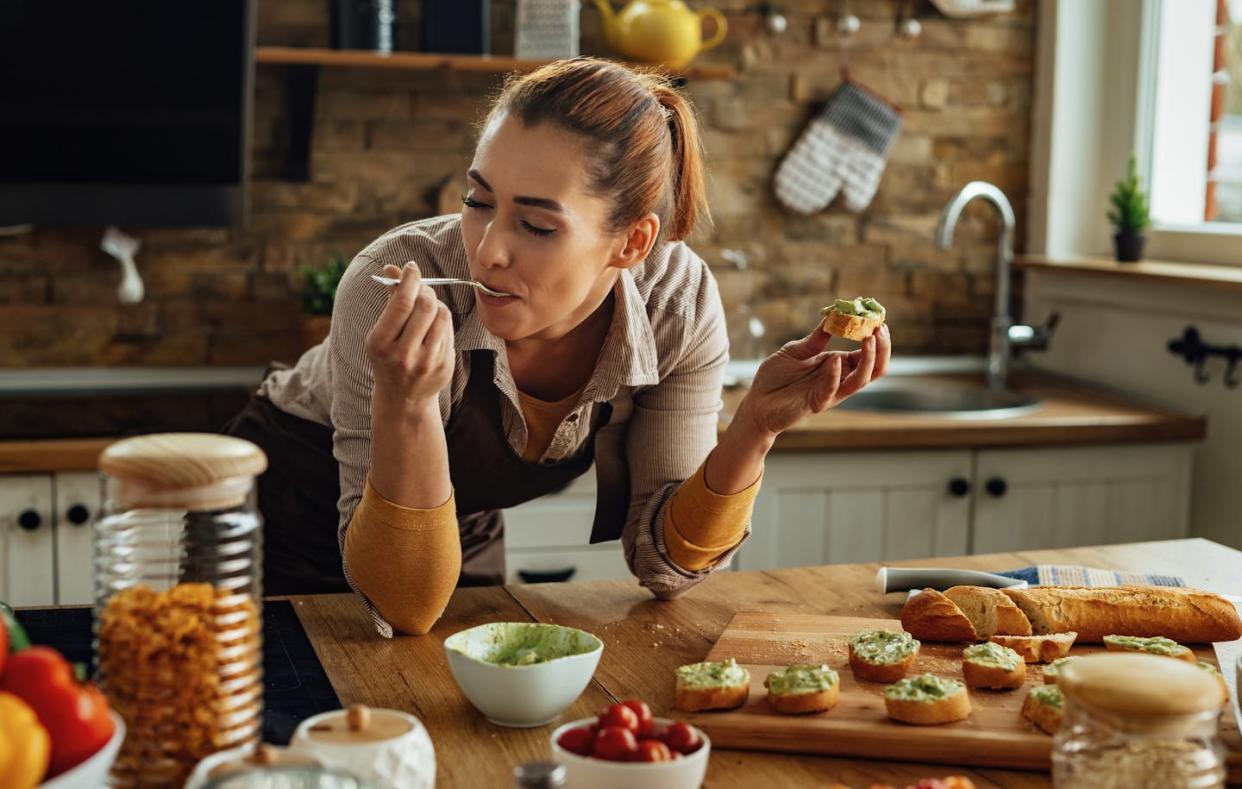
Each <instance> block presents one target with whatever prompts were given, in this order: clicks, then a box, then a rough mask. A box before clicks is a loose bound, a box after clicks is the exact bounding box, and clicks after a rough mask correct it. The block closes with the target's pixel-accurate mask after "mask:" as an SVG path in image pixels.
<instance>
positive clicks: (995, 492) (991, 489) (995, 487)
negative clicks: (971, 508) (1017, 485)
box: [983, 477, 1009, 499]
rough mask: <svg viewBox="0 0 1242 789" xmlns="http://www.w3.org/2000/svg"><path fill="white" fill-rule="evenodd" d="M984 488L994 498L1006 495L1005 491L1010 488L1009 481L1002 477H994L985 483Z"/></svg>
mask: <svg viewBox="0 0 1242 789" xmlns="http://www.w3.org/2000/svg"><path fill="white" fill-rule="evenodd" d="M983 489H984V490H986V491H987V492H988V495H989V496H991V497H992V498H994V499H999V498H1000V497H1001V496H1004V495H1005V491H1007V490H1009V483H1007V482H1005V480H1003V479H1001V478H1000V477H992V478H991V479H989V480H988V481H987V482H986V483H984V485H983Z"/></svg>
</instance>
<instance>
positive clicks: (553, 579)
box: [517, 567, 578, 584]
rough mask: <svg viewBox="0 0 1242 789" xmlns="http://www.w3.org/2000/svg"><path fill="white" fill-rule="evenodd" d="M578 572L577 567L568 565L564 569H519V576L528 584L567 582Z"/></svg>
mask: <svg viewBox="0 0 1242 789" xmlns="http://www.w3.org/2000/svg"><path fill="white" fill-rule="evenodd" d="M576 572H578V568H577V567H566V568H565V569H563V570H518V571H517V574H518V578H521V579H522V583H526V584H546V583H565V582H566V581H568V580H569V579H570V578H573V577H574V573H576Z"/></svg>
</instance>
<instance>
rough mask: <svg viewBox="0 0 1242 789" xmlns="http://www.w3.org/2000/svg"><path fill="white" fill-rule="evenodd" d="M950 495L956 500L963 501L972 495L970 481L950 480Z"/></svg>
mask: <svg viewBox="0 0 1242 789" xmlns="http://www.w3.org/2000/svg"><path fill="white" fill-rule="evenodd" d="M949 495H950V496H952V497H953V498H955V499H962V498H965V497H966V496H969V495H970V480H968V479H966V478H965V477H954V478H953V479H951V480H949Z"/></svg>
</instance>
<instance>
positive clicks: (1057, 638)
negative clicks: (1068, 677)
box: [989, 633, 1078, 663]
mask: <svg viewBox="0 0 1242 789" xmlns="http://www.w3.org/2000/svg"><path fill="white" fill-rule="evenodd" d="M1077 637H1078V634H1077V633H1053V634H1051V635H1047V636H992V638H991V639H989V640H990V641H992V642H993V643H995V644H1000V645H1001V646H1003V647H1009V648H1010V649H1012V650H1013V651H1015V652H1017V653H1018V654H1019V655H1021V656H1022V659H1023V660H1025V661H1026V662H1027V663H1051V662H1052V661H1054V660H1056V659H1057V658H1062V657H1065V656H1066V655H1068V654H1069V651H1070V647H1072V646H1074V639H1075V638H1077Z"/></svg>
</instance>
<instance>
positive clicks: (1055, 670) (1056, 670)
mask: <svg viewBox="0 0 1242 789" xmlns="http://www.w3.org/2000/svg"><path fill="white" fill-rule="evenodd" d="M1079 657H1081V656H1080V655H1066V656H1065V657H1059V658H1057V659H1056V660H1054V661H1052V662H1051V663H1049V664H1048V665H1046V666H1044V669H1043V674H1044V676H1045V677H1050V678H1055V677H1056V676H1057V675H1058V674H1060V673H1061V667H1062V666H1064V665H1065V664H1066V663H1068V662H1070V661H1071V660H1077V659H1078V658H1079Z"/></svg>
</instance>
